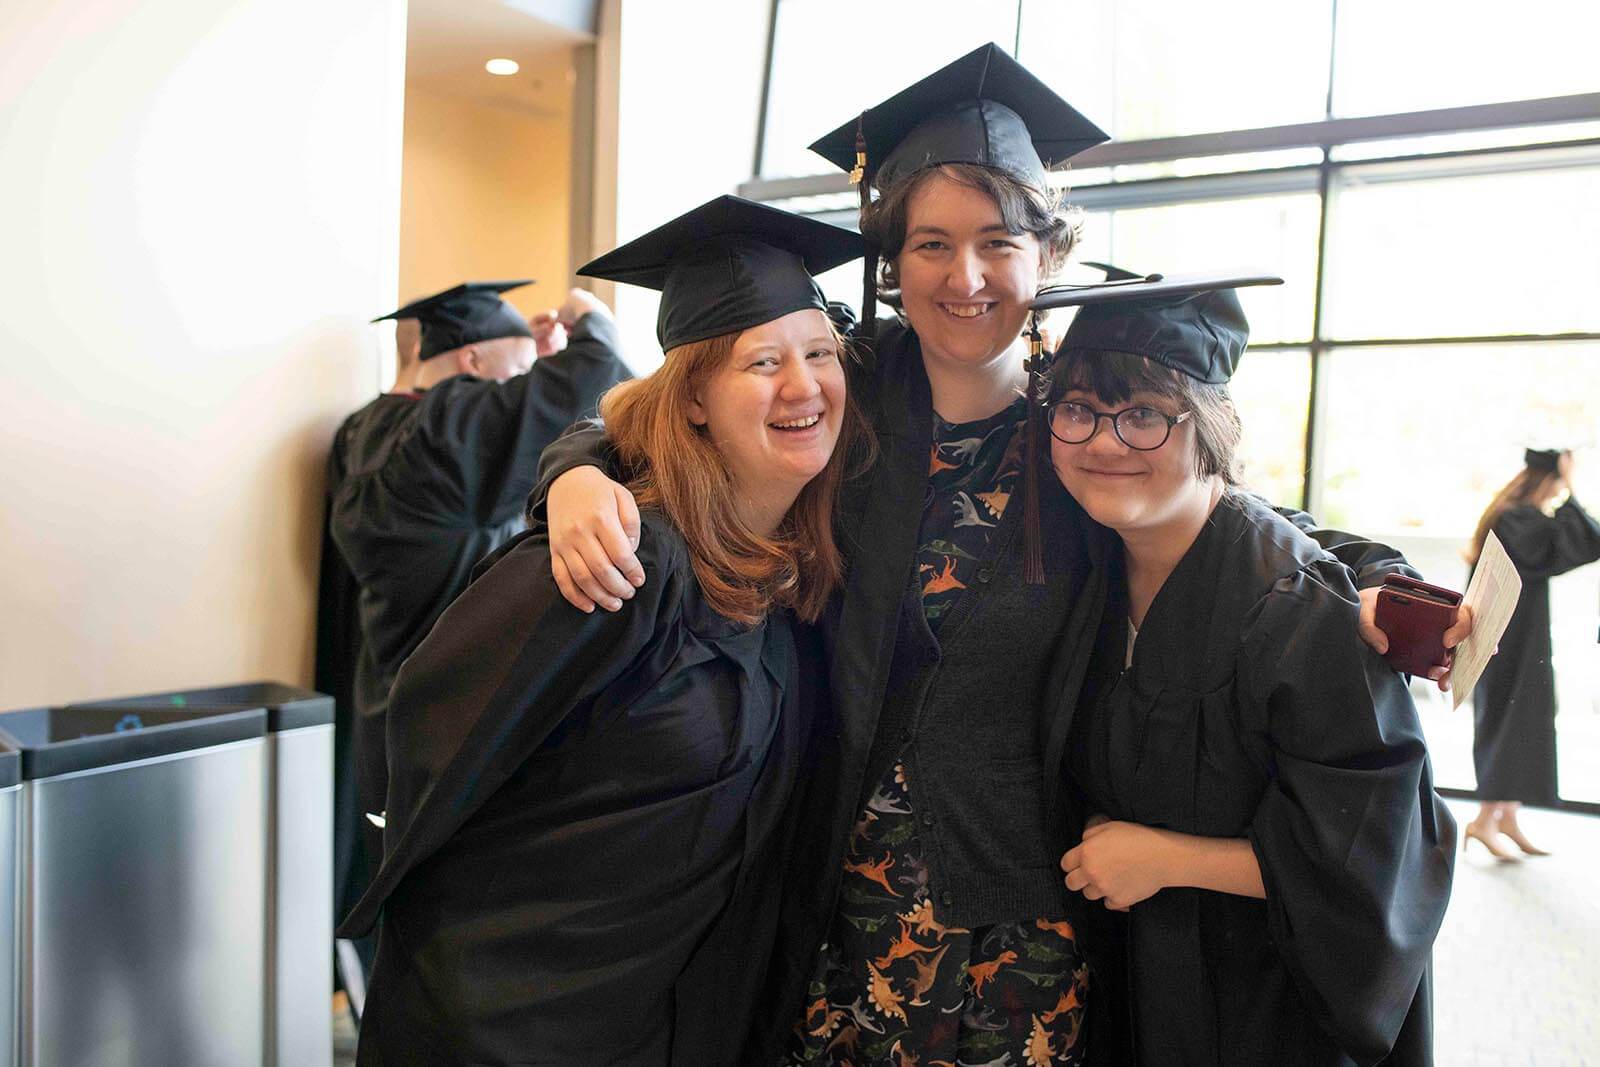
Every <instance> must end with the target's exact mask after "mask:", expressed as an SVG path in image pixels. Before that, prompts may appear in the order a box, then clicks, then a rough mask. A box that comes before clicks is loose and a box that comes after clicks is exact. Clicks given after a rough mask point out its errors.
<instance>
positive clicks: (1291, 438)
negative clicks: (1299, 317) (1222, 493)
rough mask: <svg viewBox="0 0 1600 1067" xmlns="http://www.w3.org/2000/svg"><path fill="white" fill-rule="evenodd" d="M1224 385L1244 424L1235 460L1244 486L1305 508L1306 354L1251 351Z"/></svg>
mask: <svg viewBox="0 0 1600 1067" xmlns="http://www.w3.org/2000/svg"><path fill="white" fill-rule="evenodd" d="M1228 388H1229V391H1230V392H1231V393H1232V394H1233V403H1234V406H1235V407H1237V408H1238V409H1239V420H1240V421H1241V422H1242V423H1244V436H1243V437H1242V438H1241V439H1240V441H1239V460H1240V469H1241V472H1242V474H1243V476H1244V483H1245V485H1246V486H1248V487H1249V488H1251V489H1253V490H1254V491H1255V492H1257V493H1260V494H1261V495H1262V496H1264V497H1266V498H1267V499H1268V500H1270V501H1272V503H1274V504H1280V505H1283V506H1285V507H1304V506H1305V501H1304V499H1303V495H1304V490H1305V478H1306V416H1307V413H1308V412H1309V409H1310V407H1311V356H1310V353H1308V352H1306V351H1305V350H1304V349H1287V350H1277V349H1266V350H1261V351H1252V352H1249V353H1247V354H1246V355H1245V358H1244V362H1243V363H1241V364H1240V365H1239V370H1238V372H1237V373H1236V374H1234V376H1233V381H1232V382H1230V383H1229V386H1228Z"/></svg>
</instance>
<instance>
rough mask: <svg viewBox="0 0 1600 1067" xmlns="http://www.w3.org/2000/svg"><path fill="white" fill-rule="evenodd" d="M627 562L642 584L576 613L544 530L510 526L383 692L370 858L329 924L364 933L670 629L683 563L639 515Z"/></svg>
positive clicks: (684, 565)
mask: <svg viewBox="0 0 1600 1067" xmlns="http://www.w3.org/2000/svg"><path fill="white" fill-rule="evenodd" d="M639 561H640V564H641V565H642V566H643V567H644V569H645V574H646V575H647V576H648V578H649V580H648V581H647V582H645V586H644V588H642V589H640V590H639V594H638V595H637V596H635V597H634V598H633V599H632V600H629V601H628V602H627V603H625V604H624V605H623V607H622V610H621V611H618V612H609V611H595V612H592V613H588V614H585V613H584V612H581V611H579V610H578V609H577V608H574V607H572V606H571V605H570V604H568V603H567V602H566V601H565V600H564V599H563V598H562V596H561V594H560V592H559V590H557V588H556V584H555V579H554V578H552V577H551V573H550V552H549V548H548V545H547V544H546V543H545V542H544V540H543V538H541V537H538V536H536V535H534V534H531V533H527V534H522V535H520V536H519V538H518V539H517V540H516V541H514V542H513V543H512V544H511V545H510V546H509V547H508V550H506V551H504V553H503V554H502V555H501V556H500V558H499V559H498V560H497V562H496V563H495V565H494V566H493V567H491V568H490V569H489V570H488V571H487V572H486V573H485V574H484V575H483V576H482V577H480V578H479V579H478V580H477V581H475V582H473V583H472V584H471V585H470V586H468V587H467V590H466V591H465V592H464V593H462V594H461V596H460V597H459V598H458V599H457V600H456V601H455V602H454V603H453V604H452V605H451V606H450V607H449V609H448V610H446V611H445V613H444V614H443V615H442V616H440V618H439V621H438V622H437V623H436V624H435V625H434V628H433V630H432V632H430V633H429V635H428V637H427V638H426V639H425V640H424V641H423V642H422V644H421V645H419V646H418V647H417V650H416V651H415V652H413V653H412V654H411V656H410V658H408V659H407V660H406V662H405V664H404V666H402V667H401V668H400V674H399V676H398V677H397V678H396V680H395V685H394V689H393V691H392V693H391V695H390V699H389V715H388V724H387V732H386V735H385V737H386V741H387V746H388V758H389V792H388V802H387V806H386V813H385V820H386V826H385V827H384V834H383V852H384V859H383V866H382V868H381V869H380V870H379V872H378V875H377V877H376V878H375V879H374V880H373V883H372V887H371V888H370V889H369V890H368V892H367V894H366V895H365V896H364V897H363V898H362V900H361V902H360V903H359V904H358V905H357V906H356V908H355V909H354V911H352V912H351V914H350V916H349V918H347V919H346V920H345V922H344V924H343V925H342V926H341V929H343V930H346V931H348V932H349V934H348V936H361V935H362V934H364V933H365V932H366V931H367V930H369V929H371V927H372V926H373V924H374V923H375V922H376V921H377V917H378V913H379V911H380V910H381V908H382V906H383V903H384V900H385V899H386V898H387V897H388V895H389V894H390V893H391V892H393V891H394V889H395V887H396V886H397V885H399V883H400V881H401V879H403V878H404V877H405V875H406V873H407V872H408V871H410V870H411V869H412V868H414V867H415V866H416V865H417V864H418V863H421V862H422V861H423V860H425V859H427V858H428V857H429V856H431V855H432V854H433V853H435V852H437V851H438V850H439V848H440V847H441V846H442V845H443V844H444V843H445V842H446V841H447V840H448V839H449V838H450V836H451V835H452V834H454V833H455V832H456V831H457V830H458V829H459V828H460V827H461V826H462V824H463V823H465V822H466V821H467V819H468V818H470V817H471V816H472V814H473V813H474V812H476V811H477V810H478V808H479V807H481V806H482V804H483V803H484V801H485V800H486V799H488V797H490V796H491V795H492V794H493V793H494V792H495V791H496V790H497V789H499V788H500V787H501V786H502V785H503V784H505V782H506V780H507V779H508V778H510V776H511V775H512V774H513V773H515V772H516V770H517V769H518V768H519V767H521V766H522V764H523V763H524V762H525V761H526V760H527V759H528V757H529V756H530V755H532V754H533V752H534V750H535V749H537V748H538V747H539V745H540V744H542V743H543V742H544V740H545V739H546V738H547V737H548V736H549V735H550V733H551V732H552V731H553V730H554V729H555V728H556V727H557V726H558V725H559V724H560V723H561V722H562V721H563V720H564V719H565V718H566V717H567V716H568V715H569V714H571V713H572V712H574V711H575V710H577V709H580V708H583V707H586V706H588V705H590V704H592V703H593V702H594V701H595V699H596V698H597V697H598V696H599V695H600V694H601V693H602V692H603V691H604V690H605V689H606V688H607V687H608V686H609V685H611V684H612V683H613V682H615V681H616V680H617V679H619V678H621V677H623V676H624V675H625V674H626V673H627V671H628V670H629V666H630V664H631V663H633V662H634V661H635V660H636V659H637V658H638V657H639V655H640V654H641V653H642V652H644V651H645V650H646V649H647V648H648V647H649V646H650V643H651V641H652V640H653V639H654V637H655V636H656V634H657V633H659V632H660V631H661V629H662V628H663V627H664V626H667V625H670V623H671V618H670V616H671V613H672V612H673V611H674V610H675V608H676V606H677V605H678V603H679V602H680V598H681V596H682V595H683V591H682V588H681V583H682V581H683V580H684V574H685V573H686V572H687V569H688V564H687V561H686V560H683V559H681V558H680V550H679V549H676V548H673V547H672V545H671V544H670V543H669V542H667V541H665V540H664V539H663V538H662V536H661V535H660V534H659V533H657V532H656V531H655V530H654V529H653V528H652V524H651V523H650V522H646V523H645V524H644V526H643V529H642V530H641V540H640V544H639ZM341 936H346V935H341Z"/></svg>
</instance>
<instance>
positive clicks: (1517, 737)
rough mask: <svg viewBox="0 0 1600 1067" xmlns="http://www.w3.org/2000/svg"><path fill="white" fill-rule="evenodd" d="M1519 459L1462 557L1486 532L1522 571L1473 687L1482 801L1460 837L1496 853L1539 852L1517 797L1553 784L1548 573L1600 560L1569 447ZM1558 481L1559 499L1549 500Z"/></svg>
mask: <svg viewBox="0 0 1600 1067" xmlns="http://www.w3.org/2000/svg"><path fill="white" fill-rule="evenodd" d="M1523 462H1524V466H1523V468H1522V470H1521V471H1520V472H1519V473H1518V474H1517V476H1516V477H1515V478H1513V479H1511V481H1510V482H1509V483H1507V484H1506V486H1505V488H1503V489H1501V490H1500V492H1499V493H1497V494H1495V498H1494V501H1493V502H1492V503H1491V504H1490V505H1489V507H1488V509H1487V510H1485V511H1484V513H1483V518H1481V519H1480V520H1478V528H1477V530H1476V531H1475V532H1474V533H1473V536H1472V544H1471V546H1470V547H1469V549H1468V550H1467V553H1466V555H1467V561H1468V562H1469V563H1471V564H1472V565H1474V566H1476V565H1477V562H1478V558H1479V556H1480V555H1481V554H1482V552H1483V545H1484V542H1485V541H1486V540H1487V539H1488V536H1489V533H1490V531H1493V532H1494V534H1495V536H1496V537H1498V538H1499V539H1500V543H1501V544H1503V545H1504V546H1505V549H1506V554H1507V555H1509V556H1510V557H1511V562H1512V563H1514V564H1516V568H1517V573H1518V574H1520V575H1521V576H1522V598H1521V599H1520V600H1519V601H1518V602H1517V610H1516V612H1515V613H1514V614H1513V615H1512V616H1511V623H1510V625H1509V626H1507V627H1506V632H1505V635H1504V636H1503V637H1501V638H1500V651H1499V654H1498V655H1496V656H1495V657H1494V659H1492V660H1490V661H1489V666H1488V667H1487V668H1486V669H1485V670H1484V672H1483V677H1482V678H1481V679H1480V680H1479V682H1478V687H1477V689H1476V690H1475V691H1474V692H1473V695H1472V706H1473V742H1472V758H1473V763H1474V765H1475V767H1476V770H1477V774H1478V796H1479V797H1480V798H1481V799H1482V802H1483V803H1482V806H1481V807H1480V808H1479V809H1478V814H1477V817H1476V818H1474V819H1473V820H1472V821H1471V822H1470V823H1468V824H1467V826H1466V832H1465V834H1464V835H1463V836H1462V839H1461V841H1462V846H1463V847H1465V845H1466V842H1467V841H1468V840H1469V839H1472V838H1476V839H1477V840H1478V843H1479V844H1481V845H1483V847H1484V848H1485V849H1487V850H1488V851H1489V853H1490V854H1491V855H1493V856H1494V857H1495V858H1496V859H1498V860H1501V861H1512V860H1515V859H1517V858H1518V857H1517V855H1516V854H1515V853H1513V852H1512V851H1511V850H1510V849H1508V848H1506V847H1505V846H1504V845H1503V844H1502V843H1501V842H1500V840H1499V839H1500V838H1501V837H1502V836H1504V837H1508V838H1510V839H1511V841H1513V842H1514V843H1515V844H1516V846H1517V847H1518V848H1519V849H1521V850H1522V851H1523V852H1524V853H1526V854H1528V855H1530V856H1543V855H1546V852H1545V850H1543V849H1541V848H1539V847H1537V846H1536V845H1534V843H1533V842H1532V841H1530V840H1528V837H1527V835H1526V834H1524V833H1523V830H1522V826H1521V824H1520V823H1519V822H1518V819H1517V814H1518V809H1519V808H1521V806H1522V805H1523V804H1538V805H1543V806H1551V805H1554V804H1555V803H1556V802H1557V792H1558V791H1557V788H1556V676H1555V670H1554V669H1553V667H1552V666H1551V663H1550V652H1551V642H1550V579H1551V578H1554V577H1556V576H1557V575H1560V574H1565V573H1566V572H1568V571H1570V570H1573V569H1574V568H1577V567H1581V566H1583V565H1584V564H1585V563H1593V562H1594V561H1595V560H1600V523H1597V522H1596V521H1595V519H1594V516H1592V515H1590V514H1589V513H1588V512H1586V511H1584V510H1583V508H1582V507H1581V506H1580V505H1579V504H1578V501H1577V498H1576V497H1574V496H1573V495H1572V453H1571V452H1570V451H1561V450H1553V449H1552V450H1538V449H1528V450H1527V452H1526V453H1525V454H1524V456H1523ZM1562 490H1566V492H1567V499H1566V502H1565V503H1563V504H1562V505H1561V506H1560V507H1558V508H1556V509H1555V510H1554V511H1553V512H1552V511H1549V510H1547V509H1548V508H1549V506H1550V505H1551V504H1552V503H1553V502H1554V501H1555V500H1556V498H1557V497H1559V496H1560V495H1561V492H1562Z"/></svg>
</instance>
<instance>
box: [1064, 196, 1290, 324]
mask: <svg viewBox="0 0 1600 1067" xmlns="http://www.w3.org/2000/svg"><path fill="white" fill-rule="evenodd" d="M1068 199H1069V201H1070V196H1069V198H1068ZM1318 212H1319V203H1318V198H1317V197H1316V195H1315V194H1302V195H1293V196H1272V197H1246V198H1240V199H1230V200H1214V201H1205V202H1198V203H1186V204H1177V205H1161V206H1152V207H1137V208H1121V209H1118V210H1114V211H1106V212H1100V211H1096V212H1090V213H1089V215H1088V217H1087V218H1086V219H1085V220H1084V234H1083V243H1082V245H1081V246H1080V252H1079V254H1078V255H1077V257H1076V258H1077V259H1078V260H1079V261H1080V262H1081V261H1083V260H1095V261H1100V262H1110V263H1115V264H1116V265H1117V266H1119V267H1124V268H1126V269H1128V270H1134V271H1153V270H1165V271H1168V272H1171V271H1172V269H1173V268H1172V267H1171V266H1170V264H1173V263H1175V262H1177V260H1178V257H1179V256H1181V257H1182V264H1183V265H1182V268H1181V269H1182V270H1183V271H1184V272H1188V271H1202V270H1212V269H1217V270H1232V269H1236V268H1237V269H1243V270H1247V271H1266V272H1268V273H1276V274H1278V275H1279V276H1281V277H1282V278H1283V279H1284V284H1283V285H1280V286H1272V287H1263V288H1257V289H1246V290H1244V291H1242V292H1241V294H1240V299H1241V300H1242V301H1243V302H1244V305H1245V312H1246V314H1248V315H1249V316H1250V338H1251V340H1252V341H1254V342H1255V343H1257V344H1262V343H1267V342H1273V341H1299V342H1305V341H1309V340H1310V339H1311V325H1312V314H1313V305H1314V302H1315V291H1314V285H1315V279H1316V276H1317V220H1318Z"/></svg>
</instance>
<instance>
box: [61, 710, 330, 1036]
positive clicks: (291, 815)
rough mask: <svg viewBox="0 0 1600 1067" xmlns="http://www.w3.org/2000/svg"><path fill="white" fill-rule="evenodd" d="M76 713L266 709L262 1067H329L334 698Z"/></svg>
mask: <svg viewBox="0 0 1600 1067" xmlns="http://www.w3.org/2000/svg"><path fill="white" fill-rule="evenodd" d="M78 706H79V707H98V708H128V709H130V710H140V709H142V708H187V709H189V710H191V711H194V710H202V711H227V710H232V709H241V708H265V709H266V710H267V870H266V874H267V888H266V893H267V930H266V938H267V942H266V973H265V976H264V991H263V992H264V997H265V1000H264V1010H265V1012H266V1039H265V1055H264V1057H263V1062H264V1063H265V1064H266V1065H267V1067H279V1065H281V1067H331V1065H332V1063H333V1015H332V1011H331V1008H330V1005H331V1003H332V996H333V964H332V959H333V952H332V950H333V903H332V901H333V698H332V697H330V696H326V695H324V694H322V693H317V692H314V691H312V690H310V689H301V688H299V687H297V686H292V685H284V684H282V683H281V682H250V683H247V684H244V685H228V686H218V687H215V688H211V689H184V690H179V691H176V692H170V693H152V694H150V695H148V696H142V697H133V698H130V699H122V700H107V701H101V702H99V703H97V704H92V705H78Z"/></svg>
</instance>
